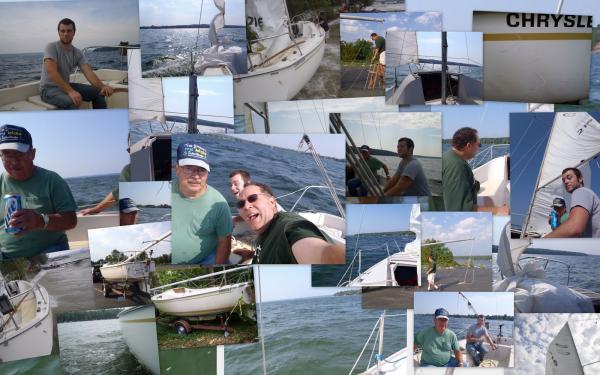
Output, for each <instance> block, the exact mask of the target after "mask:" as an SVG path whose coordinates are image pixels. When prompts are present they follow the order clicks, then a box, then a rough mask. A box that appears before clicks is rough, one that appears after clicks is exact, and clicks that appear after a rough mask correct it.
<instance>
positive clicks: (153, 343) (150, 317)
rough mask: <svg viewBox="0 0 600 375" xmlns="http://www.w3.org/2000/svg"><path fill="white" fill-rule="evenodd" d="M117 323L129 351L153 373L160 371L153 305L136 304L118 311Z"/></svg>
mask: <svg viewBox="0 0 600 375" xmlns="http://www.w3.org/2000/svg"><path fill="white" fill-rule="evenodd" d="M118 317H119V325H120V327H121V333H122V334H123V338H125V342H126V343H127V346H128V347H129V351H130V352H131V353H133V355H134V356H135V357H136V358H137V360H138V361H139V362H140V363H141V364H142V365H144V367H146V368H147V369H148V370H150V371H151V372H152V373H153V374H159V373H160V364H159V361H158V341H157V338H156V319H155V316H154V306H152V305H145V306H136V307H132V308H128V309H126V310H123V311H121V312H120V313H119V315H118Z"/></svg>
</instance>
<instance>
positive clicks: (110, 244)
mask: <svg viewBox="0 0 600 375" xmlns="http://www.w3.org/2000/svg"><path fill="white" fill-rule="evenodd" d="M170 230H171V222H170V221H163V222H159V223H149V224H136V225H126V226H122V227H112V228H101V229H90V230H89V231H88V237H89V245H90V257H91V258H92V261H93V262H95V261H97V260H99V259H104V258H105V257H106V256H107V255H108V254H110V252H111V251H113V250H114V249H117V250H119V251H120V252H129V251H139V250H141V249H142V248H143V247H144V246H146V245H148V243H143V242H144V241H152V240H156V239H158V238H159V237H160V236H162V235H163V234H165V233H166V232H168V231H170ZM153 249H154V252H153V253H152V258H156V257H158V256H160V255H163V254H170V253H171V240H170V237H167V238H166V239H165V240H163V241H161V242H159V243H158V244H157V245H156V246H155V247H154V248H153ZM126 255H133V254H132V253H128V254H126Z"/></svg>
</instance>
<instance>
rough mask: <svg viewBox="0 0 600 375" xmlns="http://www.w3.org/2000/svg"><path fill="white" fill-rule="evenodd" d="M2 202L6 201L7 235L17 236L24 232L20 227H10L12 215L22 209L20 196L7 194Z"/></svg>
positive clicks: (5, 227) (5, 228)
mask: <svg viewBox="0 0 600 375" xmlns="http://www.w3.org/2000/svg"><path fill="white" fill-rule="evenodd" d="M2 200H3V201H4V230H5V231H6V233H10V234H16V233H19V232H20V231H22V230H23V228H20V227H11V226H9V225H8V222H9V221H10V218H11V217H12V214H13V213H14V212H15V211H18V210H20V209H21V208H22V207H21V196H20V195H12V194H6V195H5V196H4V197H3V198H2Z"/></svg>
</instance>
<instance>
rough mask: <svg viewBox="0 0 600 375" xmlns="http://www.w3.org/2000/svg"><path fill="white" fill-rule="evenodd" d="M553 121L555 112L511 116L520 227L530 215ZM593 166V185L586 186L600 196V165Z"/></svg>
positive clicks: (514, 208)
mask: <svg viewBox="0 0 600 375" xmlns="http://www.w3.org/2000/svg"><path fill="white" fill-rule="evenodd" d="M592 117H594V118H595V119H596V120H600V113H593V114H592ZM553 121H554V114H553V113H516V114H513V115H512V116H511V121H510V138H511V146H510V154H511V163H510V179H511V185H512V186H513V187H518V189H515V188H513V189H511V197H510V203H511V216H512V223H513V225H515V224H516V225H517V226H519V227H520V226H521V224H522V222H523V220H524V218H525V215H527V211H528V207H529V204H530V202H531V197H532V195H533V191H534V189H535V183H536V180H537V177H538V173H539V169H540V165H541V162H542V159H543V157H544V152H545V149H546V144H547V142H548V137H549V135H550V130H551V128H552V124H553ZM590 165H591V169H592V181H591V184H590V183H589V182H587V181H586V186H587V187H589V186H591V189H592V190H594V191H595V192H596V193H597V194H598V193H599V192H600V162H598V161H596V162H592V163H590ZM548 213H550V208H548Z"/></svg>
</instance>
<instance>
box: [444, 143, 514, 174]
mask: <svg viewBox="0 0 600 375" xmlns="http://www.w3.org/2000/svg"><path fill="white" fill-rule="evenodd" d="M451 149H452V145H451V144H450V143H442V153H444V152H446V151H449V150H451ZM509 151H510V145H500V144H498V145H494V144H486V143H482V144H481V148H480V149H479V153H478V154H477V155H475V157H474V158H473V159H472V160H470V161H469V163H470V164H471V168H473V169H475V168H477V167H479V166H481V165H483V164H485V163H487V162H488V161H490V160H492V159H493V158H498V157H500V156H504V155H508V153H509Z"/></svg>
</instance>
